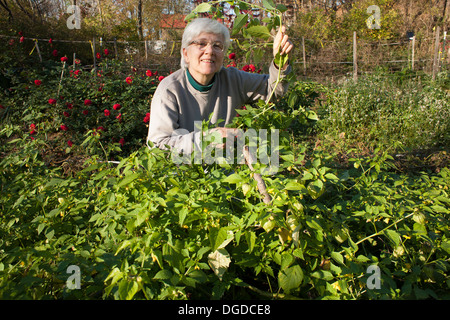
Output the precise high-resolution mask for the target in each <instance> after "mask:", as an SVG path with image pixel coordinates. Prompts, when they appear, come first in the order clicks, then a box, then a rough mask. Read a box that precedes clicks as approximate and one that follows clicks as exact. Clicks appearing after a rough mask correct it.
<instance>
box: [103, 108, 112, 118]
mask: <svg viewBox="0 0 450 320" xmlns="http://www.w3.org/2000/svg"><path fill="white" fill-rule="evenodd" d="M103 112H104V113H105V116H106V117H109V115H110V114H111V112H109V110H108V109H105V111H103Z"/></svg>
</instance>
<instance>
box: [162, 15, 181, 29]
mask: <svg viewBox="0 0 450 320" xmlns="http://www.w3.org/2000/svg"><path fill="white" fill-rule="evenodd" d="M185 17H186V15H184V14H177V13H176V14H163V15H162V17H161V21H160V22H159V27H160V28H161V29H184V28H185V27H186V25H187V23H186V21H184V18H185Z"/></svg>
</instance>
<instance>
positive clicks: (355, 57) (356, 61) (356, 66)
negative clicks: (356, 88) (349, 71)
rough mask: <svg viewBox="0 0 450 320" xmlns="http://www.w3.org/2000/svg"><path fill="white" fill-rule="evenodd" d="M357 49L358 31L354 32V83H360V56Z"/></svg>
mask: <svg viewBox="0 0 450 320" xmlns="http://www.w3.org/2000/svg"><path fill="white" fill-rule="evenodd" d="M356 50H357V47H356V31H353V81H355V82H356V81H358V55H357V52H356Z"/></svg>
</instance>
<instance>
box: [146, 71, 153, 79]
mask: <svg viewBox="0 0 450 320" xmlns="http://www.w3.org/2000/svg"><path fill="white" fill-rule="evenodd" d="M145 74H146V75H147V77H151V76H153V73H152V72H151V71H150V70H147V71H146V72H145Z"/></svg>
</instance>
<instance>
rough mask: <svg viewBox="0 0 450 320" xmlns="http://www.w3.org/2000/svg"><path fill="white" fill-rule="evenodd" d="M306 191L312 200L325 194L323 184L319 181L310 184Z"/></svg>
mask: <svg viewBox="0 0 450 320" xmlns="http://www.w3.org/2000/svg"><path fill="white" fill-rule="evenodd" d="M306 189H307V190H308V193H309V195H310V196H311V198H313V199H314V200H316V199H317V198H319V197H320V196H321V195H322V194H323V193H324V192H325V188H324V185H323V182H322V180H320V179H317V180H315V181H313V182H310V183H309V184H308V187H307V188H306Z"/></svg>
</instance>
